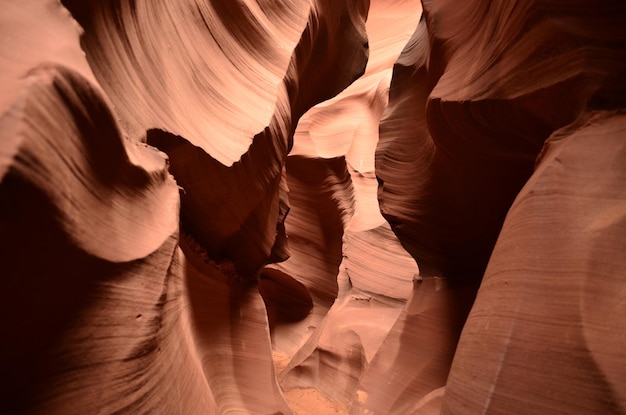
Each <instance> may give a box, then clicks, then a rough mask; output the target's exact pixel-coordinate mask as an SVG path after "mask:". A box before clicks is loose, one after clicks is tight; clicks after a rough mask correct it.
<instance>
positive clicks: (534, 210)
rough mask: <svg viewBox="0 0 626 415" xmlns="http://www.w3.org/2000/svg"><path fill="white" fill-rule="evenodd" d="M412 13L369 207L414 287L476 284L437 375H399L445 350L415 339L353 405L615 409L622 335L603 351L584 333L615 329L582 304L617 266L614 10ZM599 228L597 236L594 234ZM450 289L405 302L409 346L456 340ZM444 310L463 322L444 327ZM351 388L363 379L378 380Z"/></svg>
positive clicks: (433, 5)
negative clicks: (382, 382) (411, 267)
mask: <svg viewBox="0 0 626 415" xmlns="http://www.w3.org/2000/svg"><path fill="white" fill-rule="evenodd" d="M423 7H424V19H423V21H422V22H421V23H420V26H419V27H418V29H417V31H416V32H415V34H414V36H413V38H412V40H411V41H410V42H409V44H408V45H407V47H406V48H405V50H404V52H403V54H402V56H401V57H400V59H399V60H398V62H397V63H396V66H395V68H394V76H393V79H392V83H391V89H390V99H389V105H388V107H387V109H386V111H385V114H384V116H383V119H382V120H381V127H380V142H379V145H378V149H377V154H376V174H377V176H378V179H379V182H380V188H379V199H380V204H381V211H382V213H383V215H384V216H385V218H387V219H388V220H389V222H390V223H391V226H392V228H393V230H394V232H395V233H396V234H397V235H398V237H399V239H400V241H401V242H402V244H403V246H405V247H406V248H407V250H408V251H409V252H410V253H411V255H412V256H414V257H415V258H416V260H417V262H418V264H419V267H420V274H421V275H422V276H423V277H424V278H425V280H428V278H429V277H443V278H445V281H446V283H445V284H446V285H449V286H450V287H452V289H454V290H460V291H464V292H465V293H466V294H463V296H464V297H466V296H469V297H470V298H471V292H472V291H473V290H474V289H475V288H473V287H475V286H476V284H477V283H479V282H480V281H481V280H482V279H483V275H484V281H483V282H482V285H481V288H480V291H479V295H478V297H477V299H476V304H475V305H474V306H473V308H472V312H471V313H470V315H469V318H468V321H467V323H466V325H465V328H464V329H463V334H462V336H461V339H460V342H459V343H458V348H457V350H456V353H455V355H454V362H453V364H452V369H451V372H450V375H449V378H448V380H447V381H445V378H446V373H447V368H448V367H450V362H451V360H452V354H451V353H450V352H446V353H447V357H446V358H445V359H443V360H441V362H443V364H442V365H440V367H439V369H438V370H436V371H434V372H433V371H432V370H429V371H427V372H425V373H424V374H422V375H419V376H418V375H417V374H416V371H415V368H414V367H412V368H411V369H409V370H401V369H399V368H400V365H399V361H400V360H401V361H403V362H407V361H411V362H414V364H415V365H418V367H420V368H422V367H424V366H423V365H425V367H428V365H433V364H434V363H435V362H437V359H440V358H442V357H443V356H442V355H440V354H434V355H433V356H431V357H429V358H426V359H424V358H423V356H424V354H423V353H421V352H419V351H418V349H419V346H417V345H416V346H415V350H414V353H409V354H406V357H405V358H404V359H399V360H398V361H396V362H394V363H393V364H392V363H388V362H385V366H383V364H382V363H381V367H383V368H385V369H388V370H399V373H398V375H397V376H398V377H399V378H400V379H401V380H399V381H398V382H396V383H395V387H390V388H389V392H390V393H387V394H381V395H379V396H377V397H376V398H375V399H374V402H370V401H371V396H369V397H368V399H366V400H365V402H364V403H363V404H361V405H360V406H359V407H357V408H356V409H355V413H358V411H359V410H360V409H358V408H363V409H362V410H364V411H367V410H370V411H372V412H374V413H385V412H387V411H391V412H394V413H396V411H397V413H438V411H439V408H443V409H442V413H446V414H448V413H449V414H452V413H494V414H495V413H544V412H551V413H554V412H559V411H563V412H564V413H568V412H576V413H621V412H623V410H624V409H623V408H624V406H623V405H624V404H623V402H624V394H623V385H624V378H623V377H621V378H620V377H616V375H615V372H614V371H612V370H610V369H607V367H608V366H613V365H617V366H623V365H624V360H623V357H621V356H618V355H617V354H615V349H614V347H617V346H613V345H609V344H610V343H612V342H614V343H613V344H614V345H615V344H622V345H623V342H620V341H619V340H618V339H616V338H615V337H612V336H611V337H610V338H611V341H609V342H607V343H605V346H603V347H599V346H598V345H599V343H597V342H598V341H599V340H598V339H599V337H596V336H603V335H602V334H601V333H602V332H604V331H605V330H606V331H607V332H608V331H611V330H618V331H619V327H620V324H619V323H617V322H615V321H609V320H607V321H606V323H605V324H604V323H600V322H599V320H596V319H594V318H591V317H590V316H591V315H597V314H596V312H595V311H594V312H591V311H590V310H589V309H588V308H587V307H586V306H585V304H588V302H587V301H588V300H587V299H588V298H589V296H593V295H599V294H598V293H599V291H602V292H604V290H605V289H610V288H608V287H609V286H612V287H614V288H615V287H616V286H617V285H619V283H618V282H617V281H620V280H621V278H620V277H616V275H620V273H621V271H619V270H620V269H622V268H623V264H622V263H621V262H622V261H621V258H618V257H616V254H615V252H616V251H615V249H617V250H619V249H623V241H618V240H617V239H616V237H615V235H616V234H614V232H618V233H619V232H620V231H619V229H620V225H619V222H620V219H618V218H619V217H620V216H621V215H622V213H623V212H622V213H619V214H616V212H619V211H620V207H619V206H620V205H621V204H622V199H623V198H622V195H621V192H620V191H619V190H617V189H618V188H619V185H618V184H617V183H618V182H619V180H620V179H619V177H621V171H622V170H623V169H622V168H621V167H617V166H618V164H619V162H618V161H617V160H618V159H619V157H620V156H619V154H620V148H621V147H620V144H619V143H618V141H619V140H618V139H617V136H619V135H620V132H619V131H621V126H620V124H621V118H622V116H621V111H622V109H623V108H624V98H623V97H624V88H625V85H626V84H625V83H624V79H626V78H625V77H624V74H625V71H624V70H625V66H624V62H625V61H624V51H625V50H626V49H625V48H624V45H626V43H625V42H624V40H625V38H624V35H623V33H622V32H620V31H619V29H618V27H621V26H623V24H624V22H625V21H626V20H625V19H626V10H625V9H624V6H623V5H621V4H620V3H618V2H611V1H605V2H600V3H594V4H593V5H592V4H591V3H589V2H584V1H581V2H574V3H568V4H564V3H561V2H556V1H533V2H509V3H507V4H500V3H498V4H496V3H493V2H483V1H473V2H465V3H463V5H459V4H453V2H450V1H424V2H423ZM607 110H608V112H607ZM598 111H600V112H598ZM603 111H604V112H603ZM559 129H561V130H559ZM591 137H594V138H591ZM600 147H602V149H600ZM600 160H603V161H600ZM574 166H577V167H574ZM591 183H593V184H591ZM591 188H594V189H595V190H597V193H596V192H595V191H594V192H593V195H592V194H591V193H588V192H589V191H590V190H588V189H591ZM604 192H606V193H604ZM609 194H610V195H611V196H609ZM514 200H515V203H514ZM608 206H610V208H609V207H608ZM606 209H608V210H610V212H612V213H608V211H607V210H606ZM615 214H616V215H617V216H614V215H615ZM505 217H506V221H505ZM600 218H602V219H600ZM600 222H602V223H605V224H606V226H607V227H606V228H605V227H603V226H600V227H601V228H602V229H604V231H593V230H592V229H594V228H595V226H594V225H593V224H594V223H600ZM503 223H504V227H503ZM608 223H611V225H608ZM496 241H497V242H496ZM600 241H602V242H600ZM605 241H606V242H608V241H611V242H608V244H606V245H605ZM494 246H495V250H494ZM599 246H602V247H603V248H599ZM609 269H611V270H613V271H614V272H610V271H608V270H609ZM485 270H486V273H485ZM607 272H608V273H610V274H611V276H608V274H607ZM596 275H597V276H598V277H599V279H600V280H601V281H599V280H598V281H597V282H596V283H591V282H590V281H591V280H595V277H596ZM601 275H602V276H603V277H601ZM423 284H424V283H423V282H422V283H421V284H420V285H421V286H423ZM613 284H616V285H613ZM600 287H602V288H600ZM415 292H416V293H417V292H418V291H415ZM445 293H446V290H445V289H444V290H441V291H440V292H439V294H434V296H433V297H432V299H431V300H422V301H421V302H422V307H426V306H427V304H429V303H432V302H435V303H439V304H440V306H439V307H440V309H439V310H438V311H437V312H436V313H434V314H432V315H430V316H429V314H428V313H425V314H422V315H421V316H413V317H411V314H410V313H409V314H408V316H407V323H405V326H404V328H403V329H402V330H401V332H400V333H401V334H402V335H404V336H405V337H408V336H411V335H414V336H415V342H416V343H417V338H418V336H417V335H416V333H417V332H418V330H423V328H422V327H423V326H424V324H427V325H428V324H430V325H431V327H430V329H427V330H426V332H427V333H430V334H428V335H426V334H424V335H420V338H428V339H432V338H433V336H434V338H437V333H438V332H442V333H445V332H448V333H449V334H448V335H447V336H448V337H447V340H444V337H442V338H441V340H440V341H438V342H436V345H437V346H436V348H433V350H439V351H441V350H445V348H442V345H444V344H452V345H453V346H454V347H456V341H455V339H456V338H457V337H458V333H459V331H460V328H461V326H460V325H459V324H458V322H459V321H461V322H462V321H463V319H464V317H463V309H465V310H466V311H467V310H469V308H468V307H463V306H462V305H461V304H463V303H464V302H458V301H450V300H448V301H450V302H449V303H448V304H447V305H446V304H445V303H446V301H447V300H446V295H445ZM592 293H596V294H592ZM602 297H603V298H605V299H606V301H607V303H606V307H607V308H606V309H604V308H603V307H602V308H603V309H604V310H605V311H606V312H607V313H608V315H611V316H614V315H622V316H623V313H624V310H623V308H620V306H619V305H618V304H617V303H616V302H615V301H614V300H611V298H612V296H611V295H608V294H606V295H603V296H602ZM437 298H438V299H437ZM596 298H599V297H596ZM602 301H604V300H602ZM452 304H454V305H452ZM409 309H410V307H409V308H408V309H407V311H408V310H409ZM453 309H456V310H457V313H458V316H457V317H455V318H453V319H451V320H449V321H445V316H446V315H450V314H449V313H450V311H451V310H453ZM445 310H448V311H447V312H446V311H445ZM425 318H426V319H427V320H428V319H430V320H431V322H430V323H428V322H426V323H424V319H425ZM589 318H591V319H592V320H591V321H590V320H589ZM612 318H613V317H611V318H610V319H612ZM459 319H460V320H459ZM411 321H412V322H413V323H412V324H413V327H411V326H410V325H409V324H408V323H409V322H411ZM446 327H448V328H447V329H446ZM455 332H456V333H457V334H456V335H453V334H454V333H455ZM428 343H429V342H426V344H428ZM422 344H423V342H422ZM396 347H397V346H396ZM454 347H453V348H452V351H453V352H454ZM619 347H621V346H619ZM609 361H610V362H611V364H609V363H608V362H609ZM600 362H602V363H600ZM375 366H376V365H375V364H374V365H372V368H373V367H375ZM613 367H615V366H613ZM372 370H373V369H372ZM417 372H420V370H417ZM379 373H382V370H381V372H379ZM420 373H421V372H420ZM433 374H435V377H434V378H433V377H432V375H433ZM429 378H431V379H433V380H435V379H438V380H437V381H436V382H435V383H432V384H430V385H428V379H429ZM363 383H364V386H365V388H366V389H367V388H368V386H369V388H370V389H372V390H376V386H377V385H376V380H375V378H374V379H372V380H369V379H365V380H364V382H363ZM392 383H394V382H392ZM420 384H421V385H420ZM445 384H447V387H446V389H445V392H444V389H437V386H440V387H443V386H444V385H445ZM425 386H426V387H425ZM383 390H384V389H383ZM398 390H401V391H403V392H402V394H400V395H399V394H398V392H397V391H398ZM394 391H395V393H394ZM431 391H432V392H431ZM583 391H584V392H583ZM377 392H379V391H377ZM410 394H415V395H414V396H415V398H416V399H415V400H413V401H412V402H411V400H410V399H406V396H407V395H410ZM425 394H426V395H425ZM420 398H421V399H423V400H422V401H421V402H418V400H419V399H420ZM411 405H413V406H411ZM431 411H432V412H431Z"/></svg>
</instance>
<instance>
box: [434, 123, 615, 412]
mask: <svg viewBox="0 0 626 415" xmlns="http://www.w3.org/2000/svg"><path fill="white" fill-rule="evenodd" d="M624 137H626V115H625V113H624V112H623V111H621V112H598V113H593V114H592V115H590V116H589V117H586V118H585V119H583V120H581V121H580V122H578V123H575V124H573V125H572V126H570V127H566V128H564V129H562V130H559V131H557V132H555V133H554V134H553V135H552V136H551V137H550V139H549V140H548V141H547V142H546V146H545V147H544V151H543V152H542V155H541V157H540V160H539V161H538V164H537V168H536V170H535V173H534V174H533V176H532V178H531V179H530V180H529V181H528V183H527V184H526V185H525V186H524V188H523V189H522V191H521V192H520V194H519V195H518V197H517V199H516V200H515V203H514V204H513V206H512V207H511V209H510V211H509V214H508V215H507V218H506V221H505V222H504V226H503V228H502V232H501V234H500V237H499V238H498V243H497V244H496V247H495V249H494V251H493V255H492V258H491V260H490V262H489V266H488V268H487V271H486V273H485V278H484V280H483V283H482V285H481V288H480V291H479V293H478V297H477V298H476V303H475V304H474V307H473V309H472V312H471V314H470V316H469V318H468V321H467V324H466V326H465V329H464V330H463V335H462V337H461V340H460V342H459V348H458V352H457V355H456V356H455V360H454V364H453V366H452V371H451V372H450V379H449V381H448V387H447V390H446V394H445V397H444V401H443V410H442V413H444V414H455V413H459V411H464V412H469V413H492V414H504V413H511V412H515V413H524V414H532V413H545V412H552V413H557V412H559V413H577V414H598V413H602V414H618V413H624V412H626V373H625V372H624V370H623V369H624V367H626V357H625V356H624V353H623V346H624V339H623V333H624V330H625V329H626V327H625V323H624V316H625V315H626V307H625V305H624V301H623V286H624V275H625V273H626V258H625V257H624V255H623V252H624V235H625V232H626V192H625V191H624V183H626V171H625V170H624V166H626V159H625V157H626V142H625V141H624ZM590 149H591V151H590ZM557 212H558V213H557ZM531 397H532V399H531Z"/></svg>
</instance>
